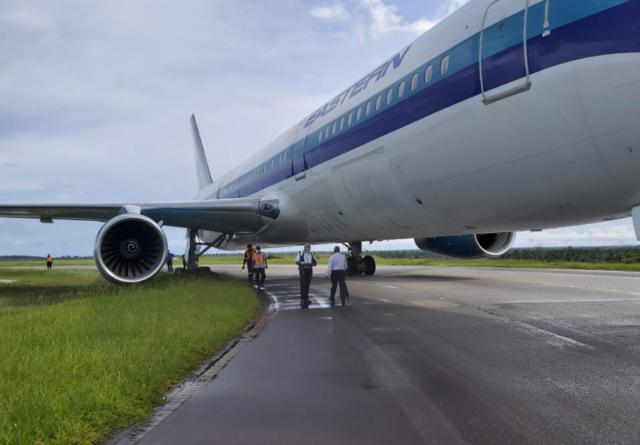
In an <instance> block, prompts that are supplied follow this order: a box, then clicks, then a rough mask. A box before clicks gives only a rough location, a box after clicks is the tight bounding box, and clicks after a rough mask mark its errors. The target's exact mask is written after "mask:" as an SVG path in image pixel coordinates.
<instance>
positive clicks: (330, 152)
mask: <svg viewBox="0 0 640 445" xmlns="http://www.w3.org/2000/svg"><path fill="white" fill-rule="evenodd" d="M549 16H550V22H551V25H552V28H551V29H552V32H551V35H549V36H548V37H544V38H543V37H541V32H542V23H543V20H544V2H542V3H538V4H536V5H534V6H533V7H532V8H531V10H530V11H529V20H528V22H529V33H528V34H529V39H528V41H527V44H528V49H529V64H530V71H531V73H536V72H539V71H542V70H544V69H547V68H550V67H553V66H556V65H559V64H562V63H566V62H570V61H573V60H578V59H582V58H586V57H594V56H598V55H603V54H613V53H629V52H639V51H640V39H639V38H638V35H640V34H639V33H640V20H639V17H640V0H581V1H575V2H573V1H572V2H571V7H567V3H566V2H558V1H551V2H550V14H549ZM522 21H523V12H520V13H518V14H515V15H514V16H512V17H509V18H508V19H505V20H504V21H502V22H500V23H499V24H496V25H495V26H493V27H491V28H489V29H487V30H485V39H486V40H485V41H486V42H499V45H498V44H497V43H496V44H494V43H490V44H489V45H488V46H487V47H485V50H483V55H488V57H486V58H484V59H483V72H484V78H485V82H486V85H485V86H486V88H487V89H492V88H495V87H498V86H500V85H504V84H506V83H509V82H511V81H514V80H517V79H519V78H522V77H523V76H524V63H523V51H522V37H521V36H522ZM518 23H519V24H520V25H519V26H518V25H517V24H518ZM500 25H501V32H502V34H501V35H500V38H492V33H495V32H497V30H498V26H500ZM518 34H519V36H520V37H519V40H518ZM478 42H479V35H478V34H476V35H475V36H473V37H471V38H469V39H467V40H465V41H464V42H462V43H460V44H458V45H456V46H455V47H453V48H452V49H451V50H450V51H447V52H445V53H443V54H442V55H441V56H439V57H437V58H435V59H433V60H432V61H429V62H428V63H426V64H424V65H422V66H421V67H420V68H419V69H416V70H414V71H412V72H411V73H410V74H408V75H407V76H406V77H405V78H403V79H400V80H399V81H397V82H396V83H395V84H394V87H397V85H398V84H399V83H400V82H402V81H405V82H406V81H408V80H409V81H410V78H411V76H412V75H413V74H414V73H415V72H419V73H421V76H420V77H423V76H422V73H424V69H425V68H426V67H427V66H429V65H432V66H433V67H434V78H433V81H432V82H431V83H429V84H428V85H426V86H425V85H424V84H423V83H422V82H421V83H420V86H419V87H418V89H417V90H416V91H415V92H412V93H411V94H407V95H406V96H405V97H404V98H403V99H402V100H398V99H397V97H396V98H395V100H394V102H393V103H392V104H391V105H387V106H383V107H382V108H381V109H380V110H379V111H378V112H374V113H372V114H371V116H370V117H368V118H366V119H365V120H364V121H362V122H361V123H358V124H355V125H353V126H352V127H351V128H348V129H345V130H343V131H341V132H340V131H339V132H338V133H337V134H336V135H335V136H331V137H329V138H328V139H326V140H324V141H322V142H318V131H316V132H313V133H311V134H310V135H308V136H307V137H306V138H305V139H303V140H301V141H298V142H297V143H296V144H294V145H292V146H291V147H288V148H287V149H286V150H284V151H283V152H281V154H283V158H285V159H286V162H281V163H277V164H275V165H272V166H269V167H267V166H262V171H260V172H259V174H254V175H253V176H252V177H250V178H247V175H243V176H242V177H240V178H238V179H236V180H234V181H232V182H230V183H229V184H226V185H225V186H224V187H222V188H221V189H220V190H219V191H218V196H219V197H220V198H234V197H242V196H248V195H251V194H253V193H256V192H258V191H260V190H263V189H264V188H266V187H269V186H271V185H274V184H277V183H279V182H281V181H284V180H286V179H288V178H290V177H291V176H293V175H294V174H297V173H299V172H301V171H304V170H307V169H310V168H313V167H315V166H317V165H319V164H321V163H323V162H326V161H328V160H330V159H333V158H335V157H337V156H340V155H342V154H344V153H346V152H349V151H351V150H353V149H355V148H357V147H359V146H362V145H364V144H366V143H368V142H371V141H372V140H375V139H377V138H379V137H381V136H384V135H386V134H389V133H391V132H393V131H395V130H398V129H400V128H402V127H404V126H406V125H409V124H411V123H413V122H416V121H418V120H420V119H422V118H425V117H427V116H429V115H431V114H434V113H436V112H438V111H442V110H444V109H446V108H448V107H451V106H453V105H455V104H457V103H460V102H462V101H464V100H467V99H470V98H472V97H475V96H477V95H479V94H480V81H479V71H478ZM443 55H449V56H450V60H451V66H450V69H449V72H448V74H447V76H444V77H442V76H440V75H439V74H440V73H439V64H438V63H437V62H439V60H440V58H441V57H442V56H443ZM388 88H390V86H387V87H385V89H384V92H386V91H387V90H388ZM379 94H381V92H379V91H378V92H376V94H375V95H373V96H371V97H369V98H368V99H367V100H366V101H364V102H362V103H361V104H359V105H358V106H356V107H354V108H353V109H352V110H350V111H348V112H347V113H344V114H342V115H340V116H339V117H338V118H337V119H336V120H333V121H331V123H329V124H326V125H325V126H323V127H322V128H321V129H320V130H319V131H324V130H325V129H326V128H327V125H333V122H336V121H338V122H339V120H340V119H341V118H342V117H343V116H346V115H348V114H349V113H350V112H352V111H354V110H357V109H358V108H359V107H363V106H364V105H365V104H366V103H367V102H369V101H370V100H372V99H374V98H376V97H377V96H378V95H379ZM277 156H278V155H277ZM241 178H243V180H242V182H240V179H241Z"/></svg>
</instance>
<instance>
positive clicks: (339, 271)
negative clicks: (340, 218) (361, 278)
mask: <svg viewBox="0 0 640 445" xmlns="http://www.w3.org/2000/svg"><path fill="white" fill-rule="evenodd" d="M327 276H328V277H329V278H331V307H333V306H335V305H336V288H337V287H338V285H339V286H340V301H341V302H342V305H343V306H344V305H346V304H347V299H348V298H349V289H347V283H346V281H345V280H346V277H347V258H346V257H345V256H344V255H343V254H341V253H340V247H338V246H336V247H334V248H333V255H331V256H330V257H329V264H328V266H327Z"/></svg>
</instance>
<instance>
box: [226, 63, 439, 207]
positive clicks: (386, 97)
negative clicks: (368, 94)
mask: <svg viewBox="0 0 640 445" xmlns="http://www.w3.org/2000/svg"><path fill="white" fill-rule="evenodd" d="M449 65H450V56H449V55H448V54H447V55H445V56H443V57H442V58H441V59H440V76H441V77H444V76H446V75H447V74H448V73H449ZM423 69H424V74H423V85H425V86H426V85H428V84H429V83H431V82H432V81H433V64H429V65H427V66H426V68H423ZM419 81H420V71H416V72H414V73H413V74H412V75H411V78H410V80H409V78H405V79H403V80H402V81H400V83H399V84H397V98H398V99H400V98H402V97H404V96H405V94H406V93H407V88H409V89H410V91H412V92H413V91H416V90H417V89H418V87H419V85H418V83H419ZM395 88H396V87H395V86H391V87H389V88H388V90H387V91H386V93H384V92H383V93H380V94H379V95H378V96H377V97H376V98H375V99H374V98H372V99H370V100H369V101H368V102H367V103H366V105H364V104H363V105H359V106H358V107H357V109H355V110H351V111H350V112H349V113H348V114H345V115H343V116H342V117H340V118H339V119H336V120H335V121H334V122H332V123H330V124H329V125H327V126H326V127H325V128H324V129H321V130H320V131H319V132H318V142H319V143H320V142H323V141H325V140H327V139H329V138H330V137H331V136H334V135H336V134H337V133H338V132H341V131H344V130H346V129H347V128H349V127H351V125H352V124H355V123H358V122H360V121H361V120H362V118H363V114H364V116H365V117H368V116H370V115H371V114H372V113H373V111H374V110H375V111H379V110H380V109H381V108H382V107H383V106H386V105H392V104H393V99H394V90H395ZM338 122H339V123H338ZM290 160H291V159H290V156H289V150H285V151H283V152H281V153H279V154H278V155H276V156H275V157H274V158H272V159H271V160H269V161H267V162H265V163H263V164H262V165H260V166H258V167H256V168H254V169H253V170H251V171H250V172H249V173H247V174H245V175H243V176H242V177H240V178H238V179H236V180H235V181H233V182H231V183H229V184H227V185H225V186H224V187H222V188H221V189H220V191H221V193H223V194H224V193H227V192H228V191H231V190H233V189H235V188H237V187H238V186H239V185H241V184H243V183H245V182H247V181H248V180H250V179H252V178H254V177H256V176H258V175H261V174H263V173H264V172H266V171H267V170H270V169H273V168H275V167H277V166H278V165H281V164H282V163H284V162H287V161H290Z"/></svg>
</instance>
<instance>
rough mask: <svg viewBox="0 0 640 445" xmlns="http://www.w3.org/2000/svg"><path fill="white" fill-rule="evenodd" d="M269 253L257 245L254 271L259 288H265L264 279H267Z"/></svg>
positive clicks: (254, 256)
mask: <svg viewBox="0 0 640 445" xmlns="http://www.w3.org/2000/svg"><path fill="white" fill-rule="evenodd" d="M267 267H269V266H268V265H267V255H266V254H265V253H264V252H263V251H262V250H260V246H256V251H255V253H254V255H253V272H254V274H255V276H256V284H257V285H258V289H260V290H262V289H264V280H266V279H267V270H266V269H267Z"/></svg>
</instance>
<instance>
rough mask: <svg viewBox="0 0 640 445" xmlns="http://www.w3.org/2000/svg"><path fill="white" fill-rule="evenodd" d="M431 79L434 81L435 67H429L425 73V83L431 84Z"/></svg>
mask: <svg viewBox="0 0 640 445" xmlns="http://www.w3.org/2000/svg"><path fill="white" fill-rule="evenodd" d="M431 79H433V65H429V66H428V67H427V69H426V71H425V72H424V83H429V82H431Z"/></svg>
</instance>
